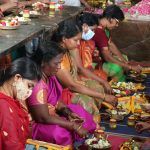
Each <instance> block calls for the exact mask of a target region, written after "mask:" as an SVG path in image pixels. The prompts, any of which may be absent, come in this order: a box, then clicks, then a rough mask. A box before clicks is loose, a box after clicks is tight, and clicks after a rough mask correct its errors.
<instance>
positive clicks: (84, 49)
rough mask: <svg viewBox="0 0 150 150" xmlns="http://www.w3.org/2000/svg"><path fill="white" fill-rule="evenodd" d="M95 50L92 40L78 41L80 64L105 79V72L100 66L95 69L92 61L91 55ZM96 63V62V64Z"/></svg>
mask: <svg viewBox="0 0 150 150" xmlns="http://www.w3.org/2000/svg"><path fill="white" fill-rule="evenodd" d="M94 50H95V43H94V41H92V40H88V41H84V40H81V41H80V46H79V52H80V56H81V60H82V64H83V66H84V67H85V68H88V69H89V70H91V71H92V72H93V73H94V74H96V75H97V76H99V77H100V78H102V79H104V80H107V74H106V73H105V72H104V71H103V70H102V68H100V67H99V68H98V69H96V68H95V67H94V64H95V63H93V55H94ZM96 65H97V64H96Z"/></svg>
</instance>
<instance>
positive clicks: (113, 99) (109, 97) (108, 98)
mask: <svg viewBox="0 0 150 150" xmlns="http://www.w3.org/2000/svg"><path fill="white" fill-rule="evenodd" d="M104 101H106V102H108V103H110V104H112V105H113V106H116V104H117V98H116V97H115V96H113V95H106V96H105V100H104Z"/></svg>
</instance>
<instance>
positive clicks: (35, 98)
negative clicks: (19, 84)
mask: <svg viewBox="0 0 150 150" xmlns="http://www.w3.org/2000/svg"><path fill="white" fill-rule="evenodd" d="M47 92H48V91H47V88H45V87H44V86H42V85H40V84H37V85H36V86H35V87H34V89H33V91H32V95H31V96H30V98H29V99H28V104H29V106H33V105H39V104H46V103H47Z"/></svg>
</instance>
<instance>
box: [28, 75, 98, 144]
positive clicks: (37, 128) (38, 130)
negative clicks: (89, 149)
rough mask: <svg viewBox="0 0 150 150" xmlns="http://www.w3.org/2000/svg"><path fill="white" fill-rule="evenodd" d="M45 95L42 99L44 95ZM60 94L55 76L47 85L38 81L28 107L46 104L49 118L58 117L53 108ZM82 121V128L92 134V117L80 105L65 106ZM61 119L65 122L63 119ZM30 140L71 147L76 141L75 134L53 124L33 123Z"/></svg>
mask: <svg viewBox="0 0 150 150" xmlns="http://www.w3.org/2000/svg"><path fill="white" fill-rule="evenodd" d="M45 92H46V93H47V94H46V95H47V96H46V98H44V93H45ZM61 94H62V87H61V85H60V83H59V82H58V80H57V78H56V77H55V76H52V77H50V78H49V83H45V82H44V81H43V80H40V81H39V82H38V83H37V84H36V86H35V87H34V89H33V92H32V95H31V97H30V98H29V99H28V105H29V107H30V106H35V105H41V104H48V108H49V114H50V116H51V115H53V116H58V114H57V113H56V112H55V106H56V105H57V102H58V100H59V99H60V97H61ZM67 107H68V108H70V109H71V110H72V112H74V113H76V114H77V115H78V116H80V117H81V118H83V119H84V123H83V127H84V128H86V129H87V130H88V131H89V132H91V133H93V131H94V130H95V128H96V125H95V123H94V121H93V118H92V115H90V114H89V113H88V112H87V111H85V110H84V109H83V108H82V107H81V106H80V105H74V104H70V105H68V106H67ZM62 119H64V120H66V118H65V117H62ZM32 138H33V139H35V140H40V141H45V142H50V143H54V144H58V145H63V146H66V145H72V144H73V142H74V140H78V139H79V137H78V135H77V134H75V133H72V132H71V131H69V130H67V129H65V128H63V127H61V126H59V125H55V124H42V123H36V122H34V123H33V130H32Z"/></svg>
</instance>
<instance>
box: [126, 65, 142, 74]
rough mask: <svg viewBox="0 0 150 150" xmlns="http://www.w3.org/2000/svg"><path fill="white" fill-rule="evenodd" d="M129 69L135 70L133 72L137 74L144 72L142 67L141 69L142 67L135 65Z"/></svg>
mask: <svg viewBox="0 0 150 150" xmlns="http://www.w3.org/2000/svg"><path fill="white" fill-rule="evenodd" d="M129 69H130V70H133V71H135V72H137V73H141V71H142V67H141V66H140V65H137V66H134V65H132V66H129Z"/></svg>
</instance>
